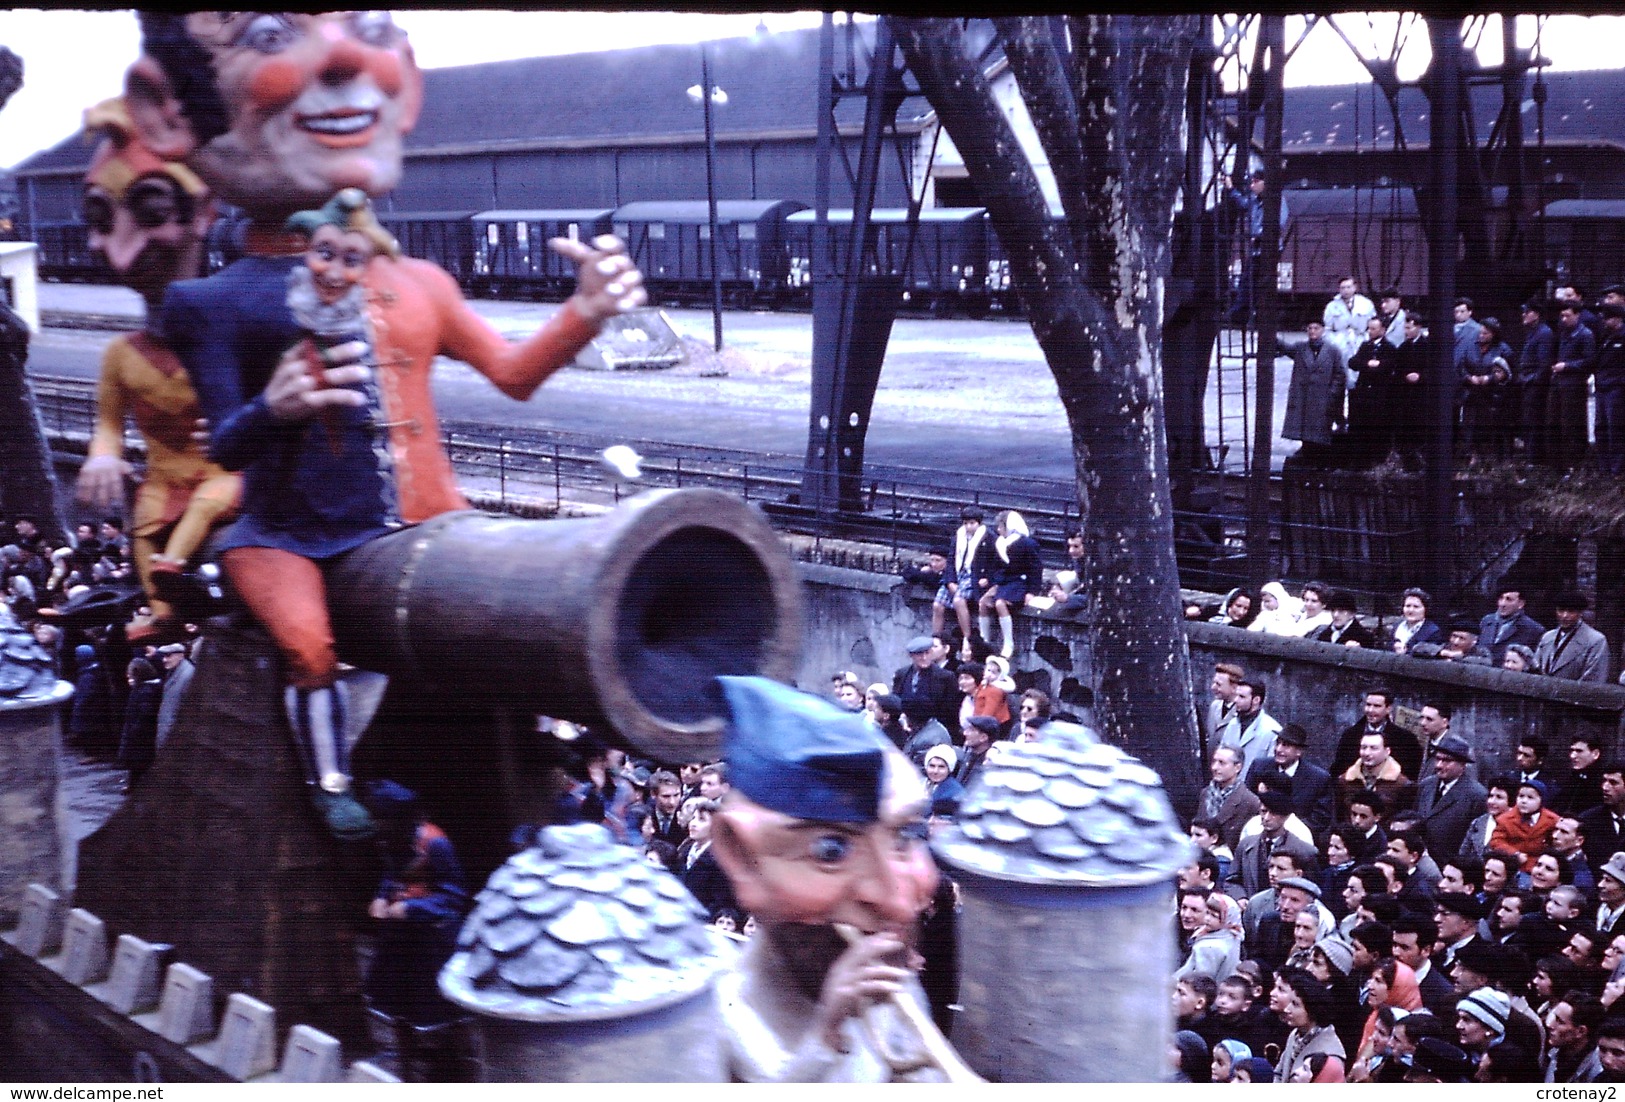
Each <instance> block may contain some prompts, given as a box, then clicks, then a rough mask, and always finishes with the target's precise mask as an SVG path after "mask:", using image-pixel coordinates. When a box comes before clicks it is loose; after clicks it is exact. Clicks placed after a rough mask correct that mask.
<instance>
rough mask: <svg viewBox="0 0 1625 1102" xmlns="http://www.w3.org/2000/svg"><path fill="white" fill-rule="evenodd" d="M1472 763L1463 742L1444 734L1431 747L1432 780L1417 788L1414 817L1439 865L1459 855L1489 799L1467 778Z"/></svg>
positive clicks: (1470, 754)
mask: <svg viewBox="0 0 1625 1102" xmlns="http://www.w3.org/2000/svg"><path fill="white" fill-rule="evenodd" d="M1474 760H1475V759H1474V757H1473V748H1472V746H1470V745H1469V744H1468V742H1467V740H1466V739H1464V738H1462V737H1461V736H1460V735H1451V734H1447V735H1445V736H1444V737H1443V738H1441V739H1439V741H1438V742H1437V743H1435V744H1434V747H1433V776H1431V777H1429V778H1427V779H1426V780H1424V781H1423V782H1422V783H1421V784H1419V785H1417V788H1416V816H1417V818H1419V819H1421V820H1422V834H1423V836H1424V837H1425V838H1426V839H1427V844H1428V852H1429V853H1436V854H1438V855H1439V860H1441V861H1443V860H1444V859H1445V858H1447V857H1449V856H1451V855H1453V854H1455V853H1457V852H1459V851H1460V849H1461V843H1462V839H1464V838H1466V837H1467V830H1468V828H1469V827H1471V826H1472V825H1473V820H1474V819H1476V818H1478V816H1479V815H1480V814H1482V812H1483V810H1484V798H1485V797H1486V796H1488V795H1489V793H1488V792H1487V791H1485V789H1484V786H1483V785H1481V784H1479V783H1478V782H1477V781H1475V780H1473V779H1472V778H1471V777H1469V776H1467V765H1468V763H1469V762H1472V761H1474Z"/></svg>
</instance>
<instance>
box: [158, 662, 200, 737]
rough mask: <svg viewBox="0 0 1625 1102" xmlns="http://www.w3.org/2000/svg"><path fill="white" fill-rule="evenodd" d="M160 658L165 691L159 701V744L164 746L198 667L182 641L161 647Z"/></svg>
mask: <svg viewBox="0 0 1625 1102" xmlns="http://www.w3.org/2000/svg"><path fill="white" fill-rule="evenodd" d="M158 658H159V660H160V661H162V662H163V664H164V692H163V696H162V697H161V698H160V699H159V702H158V745H159V746H162V745H163V744H164V740H165V739H167V738H168V737H169V732H170V729H171V728H173V727H174V726H175V717H176V716H178V715H180V711H181V698H182V697H183V696H185V695H186V687H187V686H188V685H190V684H191V683H192V673H193V671H194V670H195V669H196V667H195V666H193V665H192V662H191V660H190V659H188V658H187V657H186V647H185V646H184V645H183V644H181V643H169V644H167V645H165V646H162V647H159V648H158Z"/></svg>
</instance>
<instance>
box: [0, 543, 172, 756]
mask: <svg viewBox="0 0 1625 1102" xmlns="http://www.w3.org/2000/svg"><path fill="white" fill-rule="evenodd" d="M0 533H4V534H3V535H0V540H3V541H4V542H3V543H0V594H3V596H0V608H3V609H4V613H3V614H4V615H9V616H10V617H11V618H12V619H14V620H15V621H16V622H17V623H18V624H19V625H21V626H22V627H24V628H27V629H28V630H30V631H31V632H32V633H33V634H34V638H35V640H36V641H37V642H39V643H40V645H41V646H42V647H44V648H45V650H46V651H47V652H48V653H49V654H50V655H51V657H52V660H53V663H54V666H55V672H56V675H57V676H58V677H60V678H62V679H64V680H67V681H70V682H72V683H73V685H74V688H75V692H74V695H73V701H72V704H71V709H70V711H69V713H68V715H67V716H66V717H65V720H66V722H65V724H64V726H65V729H66V735H67V740H68V742H69V744H70V745H71V746H73V747H74V748H75V749H77V750H78V751H80V752H82V753H84V754H86V755H88V756H90V757H94V758H99V759H103V760H106V761H109V762H112V763H114V764H116V765H117V766H119V767H120V768H122V769H125V770H127V771H128V773H129V778H128V779H129V781H130V782H131V783H134V782H137V781H139V780H140V778H141V776H142V774H144V773H145V772H146V770H147V768H148V767H149V766H150V765H151V764H152V761H153V758H154V755H155V754H156V753H157V749H158V747H159V746H160V745H162V743H163V742H164V740H165V739H166V738H167V737H168V735H169V732H170V730H171V728H172V727H173V726H174V723H175V719H176V716H177V715H178V712H179V708H180V702H181V696H182V694H183V693H184V692H185V690H186V687H187V685H188V684H189V683H190V681H191V677H192V670H193V664H192V661H191V658H192V651H193V649H194V648H195V647H196V645H197V640H198V632H197V628H196V626H195V625H187V626H186V629H185V630H186V636H185V638H184V639H182V640H180V641H176V642H167V643H164V644H163V645H162V646H160V645H157V642H156V641H151V642H146V641H142V640H141V638H140V636H141V632H140V631H139V630H138V629H139V628H140V626H141V625H142V623H143V622H144V620H145V619H146V617H147V616H148V615H150V609H148V608H146V607H145V606H144V605H143V604H142V603H141V597H140V596H139V590H138V587H137V584H136V580H135V571H134V567H133V564H132V563H131V561H130V541H129V539H128V538H127V537H126V535H125V533H124V527H123V524H122V523H121V522H120V521H119V520H118V518H116V517H109V518H107V519H105V520H103V521H101V522H100V524H96V525H92V524H88V523H86V524H80V525H78V526H77V527H76V528H75V529H74V532H73V534H72V536H71V537H69V538H68V539H66V540H61V541H53V540H51V539H48V538H46V537H45V536H44V535H43V534H41V532H40V529H39V527H38V526H37V525H36V523H35V522H34V521H33V520H32V519H31V518H28V517H16V518H12V519H11V520H10V521H9V522H7V523H4V524H3V525H0ZM98 611H101V612H103V613H104V614H102V615H97V612H98ZM132 611H133V612H134V619H133V620H132V619H131V615H130V614H131V612H132ZM131 624H133V625H134V627H133V628H132V627H131Z"/></svg>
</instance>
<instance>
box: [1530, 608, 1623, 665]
mask: <svg viewBox="0 0 1625 1102" xmlns="http://www.w3.org/2000/svg"><path fill="white" fill-rule="evenodd" d="M1552 603H1553V604H1554V605H1555V606H1556V609H1557V626H1556V627H1555V628H1553V629H1552V630H1551V631H1548V632H1547V633H1546V634H1545V635H1542V636H1541V637H1540V645H1539V646H1538V647H1536V648H1535V666H1536V668H1537V669H1538V670H1539V671H1540V672H1541V673H1543V674H1546V675H1547V676H1548V677H1561V678H1563V679H1564V680H1566V681H1596V682H1603V681H1606V680H1608V640H1607V638H1606V637H1605V636H1604V635H1603V633H1602V632H1600V631H1598V630H1597V629H1596V628H1594V627H1592V626H1591V625H1590V624H1588V623H1586V622H1585V610H1586V608H1587V606H1589V605H1590V603H1591V602H1590V601H1588V600H1586V598H1585V595H1584V594H1581V593H1575V592H1568V593H1563V594H1560V595H1559V596H1558V598H1557V600H1556V601H1554V602H1552Z"/></svg>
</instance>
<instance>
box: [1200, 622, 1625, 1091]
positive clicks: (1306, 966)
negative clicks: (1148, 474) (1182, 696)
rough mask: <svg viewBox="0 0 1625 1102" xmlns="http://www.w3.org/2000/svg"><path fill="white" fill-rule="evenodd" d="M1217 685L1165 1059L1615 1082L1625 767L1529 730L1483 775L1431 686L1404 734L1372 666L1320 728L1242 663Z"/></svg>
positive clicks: (1363, 1072)
mask: <svg viewBox="0 0 1625 1102" xmlns="http://www.w3.org/2000/svg"><path fill="white" fill-rule="evenodd" d="M1232 603H1233V602H1230V601H1227V602H1226V606H1227V607H1228V606H1229V605H1230V604H1232ZM1493 615H1495V616H1499V617H1502V618H1504V619H1506V620H1509V621H1514V622H1515V621H1516V620H1517V619H1518V616H1519V615H1521V610H1520V609H1516V608H1513V607H1511V606H1510V605H1509V604H1507V603H1505V602H1503V606H1502V607H1501V608H1500V609H1498V611H1497V613H1495V614H1493ZM1546 634H1550V633H1546ZM1508 635H1509V637H1510V631H1509V633H1508ZM1500 642H1501V643H1502V644H1505V645H1518V644H1511V643H1509V642H1508V640H1507V639H1502V640H1500ZM1211 690H1212V700H1211V702H1210V704H1209V706H1208V707H1207V708H1206V709H1205V710H1204V711H1203V724H1204V734H1205V735H1206V738H1207V745H1208V746H1209V747H1210V748H1211V757H1210V760H1209V762H1208V765H1209V775H1210V777H1211V781H1210V783H1209V784H1208V785H1207V786H1206V787H1205V788H1204V789H1203V790H1202V792H1201V793H1200V795H1199V797H1198V800H1197V806H1196V809H1195V814H1194V817H1193V819H1192V820H1191V822H1190V824H1189V827H1190V835H1191V838H1192V840H1193V841H1194V842H1195V844H1196V846H1197V848H1198V852H1199V856H1198V857H1197V859H1196V860H1195V861H1194V862H1193V863H1192V864H1190V865H1188V866H1186V867H1185V868H1183V869H1181V870H1180V872H1179V877H1178V897H1177V898H1178V905H1177V909H1176V911H1175V913H1174V915H1173V916H1171V920H1172V922H1173V925H1174V931H1173V936H1174V938H1175V939H1176V942H1177V954H1178V959H1179V960H1180V961H1181V962H1182V963H1181V964H1180V965H1179V967H1178V969H1177V971H1176V973H1175V981H1176V983H1175V994H1174V1013H1175V1015H1176V1018H1177V1029H1178V1030H1179V1033H1178V1035H1177V1041H1176V1044H1175V1046H1174V1049H1173V1050H1172V1051H1171V1052H1170V1054H1169V1060H1170V1064H1171V1069H1172V1074H1173V1076H1174V1077H1175V1078H1180V1079H1191V1080H1197V1081H1203V1082H1206V1081H1210V1080H1216V1081H1227V1082H1228V1081H1246V1082H1260V1081H1275V1082H1344V1081H1348V1082H1401V1081H1405V1082H1466V1081H1470V1080H1477V1081H1483V1082H1548V1083H1578V1082H1592V1081H1598V1082H1617V1081H1620V1080H1622V1079H1625V1003H1620V1002H1619V999H1620V996H1621V995H1622V994H1625V921H1622V918H1625V764H1621V763H1618V762H1614V761H1610V760H1609V759H1608V758H1606V757H1605V754H1604V749H1605V748H1604V747H1603V746H1601V745H1598V743H1597V741H1596V740H1595V739H1594V738H1591V737H1589V736H1584V737H1577V738H1574V739H1572V740H1570V742H1569V743H1568V745H1567V746H1566V747H1565V749H1566V758H1567V762H1566V764H1563V765H1560V766H1559V765H1555V764H1548V760H1547V759H1548V758H1549V757H1555V756H1556V755H1555V754H1553V753H1552V749H1553V748H1550V747H1548V745H1547V744H1546V742H1545V741H1544V740H1543V739H1541V738H1539V737H1536V736H1533V735H1529V736H1524V737H1521V738H1519V739H1518V740H1517V745H1516V746H1515V747H1513V748H1511V749H1513V750H1514V755H1513V756H1514V760H1515V761H1516V763H1517V769H1516V770H1515V771H1513V772H1510V773H1508V774H1506V775H1502V776H1484V777H1480V776H1479V775H1478V763H1477V755H1476V753H1475V751H1474V748H1473V746H1472V745H1471V744H1470V743H1469V742H1468V741H1467V740H1466V739H1464V738H1462V737H1461V736H1459V735H1456V734H1453V733H1452V732H1451V730H1450V725H1451V719H1452V712H1451V709H1450V707H1449V706H1448V705H1446V704H1444V703H1442V702H1437V701H1424V702H1422V704H1421V706H1420V710H1419V712H1418V716H1417V719H1416V721H1415V725H1416V727H1417V732H1415V733H1413V732H1412V731H1410V730H1408V729H1406V728H1405V727H1402V726H1400V725H1399V724H1398V723H1397V722H1396V720H1395V708H1394V705H1395V697H1394V694H1393V692H1391V691H1390V690H1388V689H1386V688H1382V687H1373V688H1372V689H1371V690H1370V691H1369V692H1367V693H1366V694H1365V695H1364V697H1363V698H1362V700H1361V702H1360V704H1361V713H1362V717H1361V720H1360V721H1359V722H1358V723H1355V724H1354V725H1352V726H1350V727H1348V728H1347V729H1344V730H1342V731H1326V732H1324V733H1322V734H1321V735H1319V736H1312V735H1311V733H1310V732H1309V731H1306V730H1305V729H1304V728H1302V727H1301V726H1299V725H1297V724H1293V723H1287V724H1284V725H1283V724H1281V723H1279V722H1277V721H1275V720H1274V719H1272V718H1271V717H1269V716H1268V714H1267V712H1266V707H1267V700H1268V690H1267V685H1266V684H1265V683H1264V681H1263V680H1262V679H1261V678H1259V677H1256V676H1249V675H1248V674H1247V673H1246V672H1245V671H1243V670H1242V669H1241V668H1239V667H1237V666H1234V665H1231V664H1220V665H1219V666H1217V667H1216V668H1215V670H1214V674H1213V680H1212V684H1211ZM1317 741H1318V742H1320V743H1321V749H1322V754H1321V755H1317V757H1318V758H1319V759H1320V760H1327V759H1329V762H1330V765H1329V768H1321V767H1320V766H1318V765H1316V764H1314V762H1313V761H1311V760H1309V757H1308V756H1307V752H1308V749H1309V747H1310V746H1311V744H1312V743H1314V742H1317ZM1616 1004H1617V1006H1616ZM1203 1054H1205V1056H1206V1059H1199V1058H1198V1057H1199V1056H1201V1055H1203Z"/></svg>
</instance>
